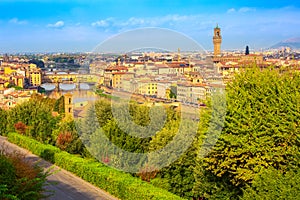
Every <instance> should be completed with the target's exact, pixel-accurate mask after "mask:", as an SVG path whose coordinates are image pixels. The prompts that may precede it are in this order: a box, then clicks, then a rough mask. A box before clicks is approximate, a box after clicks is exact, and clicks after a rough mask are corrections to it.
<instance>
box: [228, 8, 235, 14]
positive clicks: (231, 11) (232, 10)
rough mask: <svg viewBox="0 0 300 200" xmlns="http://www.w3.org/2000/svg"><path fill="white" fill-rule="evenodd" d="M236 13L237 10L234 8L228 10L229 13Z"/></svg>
mask: <svg viewBox="0 0 300 200" xmlns="http://www.w3.org/2000/svg"><path fill="white" fill-rule="evenodd" d="M234 12H236V10H235V9H234V8H230V9H228V10H227V13H234Z"/></svg>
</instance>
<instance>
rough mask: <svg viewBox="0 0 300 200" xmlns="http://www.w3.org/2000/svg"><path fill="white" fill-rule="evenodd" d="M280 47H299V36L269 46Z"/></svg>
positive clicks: (272, 47)
mask: <svg viewBox="0 0 300 200" xmlns="http://www.w3.org/2000/svg"><path fill="white" fill-rule="evenodd" d="M281 47H290V48H292V49H300V37H297V38H290V39H287V40H283V41H281V42H279V43H277V44H275V45H273V46H271V47H270V48H271V49H278V48H281Z"/></svg>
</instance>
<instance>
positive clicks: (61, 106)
mask: <svg viewBox="0 0 300 200" xmlns="http://www.w3.org/2000/svg"><path fill="white" fill-rule="evenodd" d="M53 111H55V112H58V113H59V114H63V113H65V97H64V96H61V97H60V98H59V99H57V100H56V101H55V104H54V108H53Z"/></svg>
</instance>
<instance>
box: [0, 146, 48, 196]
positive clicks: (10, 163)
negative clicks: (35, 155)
mask: <svg viewBox="0 0 300 200" xmlns="http://www.w3.org/2000/svg"><path fill="white" fill-rule="evenodd" d="M48 175H49V174H48V173H44V172H43V170H42V169H41V168H39V167H37V166H36V165H33V164H32V163H31V162H30V161H28V160H26V159H25V155H23V154H21V153H19V152H12V153H10V152H8V151H6V150H5V149H4V150H3V151H1V152H0V199H22V200H35V199H36V200H37V199H41V198H43V197H45V195H43V192H44V191H46V190H45V189H44V188H43V185H44V183H45V181H46V177H47V176H48Z"/></svg>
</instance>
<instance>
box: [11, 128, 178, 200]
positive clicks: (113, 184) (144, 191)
mask: <svg viewBox="0 0 300 200" xmlns="http://www.w3.org/2000/svg"><path fill="white" fill-rule="evenodd" d="M8 139H9V141H11V142H13V143H15V144H17V145H19V146H21V147H24V148H26V149H28V150H30V151H32V152H33V153H34V154H37V155H38V156H41V157H43V158H44V159H46V160H49V161H51V162H52V163H55V164H56V165H58V166H60V167H62V168H64V169H65V170H67V171H70V172H72V173H74V174H76V175H77V176H79V177H80V178H82V179H84V180H86V181H88V182H90V183H92V184H94V185H95V186H97V187H99V188H101V189H103V190H106V191H107V192H109V193H111V194H112V195H114V196H116V197H118V198H120V199H123V200H127V199H128V200H132V199H135V200H138V199H141V200H147V199H153V200H156V199H157V200H163V199H166V200H170V199H172V200H176V199H178V200H179V199H182V198H180V197H178V196H176V195H174V194H172V193H170V192H168V191H166V190H163V189H161V188H157V187H154V186H153V185H151V184H149V183H147V182H144V181H142V180H140V179H138V178H134V177H132V176H131V175H130V174H126V173H124V172H121V171H118V170H115V169H112V168H109V167H107V166H105V165H103V164H102V163H99V162H96V161H94V160H93V159H86V158H81V157H78V156H76V155H71V154H69V153H67V152H64V151H61V150H59V149H58V148H56V147H53V146H51V145H45V144H41V143H39V142H37V141H35V140H33V139H30V138H28V137H26V136H22V135H20V134H15V133H9V134H8ZM49 154H51V155H49Z"/></svg>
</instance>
